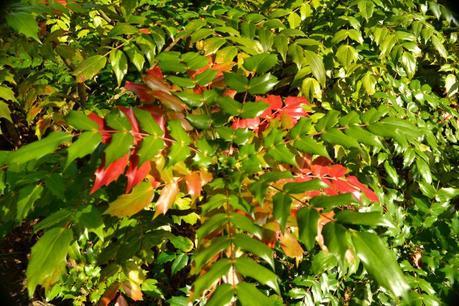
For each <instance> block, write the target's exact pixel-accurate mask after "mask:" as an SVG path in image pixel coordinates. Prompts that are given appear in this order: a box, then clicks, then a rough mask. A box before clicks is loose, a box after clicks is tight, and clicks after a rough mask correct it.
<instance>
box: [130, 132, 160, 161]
mask: <svg viewBox="0 0 459 306" xmlns="http://www.w3.org/2000/svg"><path fill="white" fill-rule="evenodd" d="M164 147H165V143H164V140H163V139H162V138H158V137H156V136H147V137H144V138H143V139H142V143H141V145H140V149H139V151H138V152H137V155H138V156H139V165H142V164H143V163H144V162H146V161H148V160H152V159H153V157H155V156H157V155H158V154H159V152H161V150H162V149H164Z"/></svg>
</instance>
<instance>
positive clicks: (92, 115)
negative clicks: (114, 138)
mask: <svg viewBox="0 0 459 306" xmlns="http://www.w3.org/2000/svg"><path fill="white" fill-rule="evenodd" d="M88 118H89V119H91V120H92V121H94V122H95V123H97V125H98V126H99V133H100V134H101V135H102V143H107V142H108V141H109V140H110V137H111V136H110V133H109V132H108V130H106V128H105V121H104V119H103V118H101V117H99V116H98V115H97V114H96V113H90V114H89V115H88Z"/></svg>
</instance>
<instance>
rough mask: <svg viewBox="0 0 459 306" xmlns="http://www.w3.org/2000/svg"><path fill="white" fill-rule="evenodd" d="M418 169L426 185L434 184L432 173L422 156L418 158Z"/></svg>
mask: <svg viewBox="0 0 459 306" xmlns="http://www.w3.org/2000/svg"><path fill="white" fill-rule="evenodd" d="M416 167H417V168H418V172H419V174H421V176H422V177H423V178H424V180H425V181H426V183H427V184H432V173H431V172H430V167H429V164H427V162H426V161H425V160H424V159H423V158H422V157H420V156H417V157H416Z"/></svg>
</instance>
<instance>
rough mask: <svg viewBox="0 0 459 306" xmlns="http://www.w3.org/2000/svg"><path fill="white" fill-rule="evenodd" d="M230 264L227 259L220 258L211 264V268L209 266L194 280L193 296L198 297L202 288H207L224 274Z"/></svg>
mask: <svg viewBox="0 0 459 306" xmlns="http://www.w3.org/2000/svg"><path fill="white" fill-rule="evenodd" d="M231 266H232V265H231V261H230V260H229V259H220V260H219V261H217V262H216V263H215V264H213V266H212V268H210V270H209V271H208V272H207V273H206V274H204V275H202V276H200V277H199V278H198V279H197V280H196V281H195V282H194V294H195V296H196V297H200V296H201V294H202V293H203V291H204V290H206V289H207V288H209V287H210V286H211V285H212V284H213V283H214V282H215V281H217V280H218V279H219V278H221V277H222V276H224V275H226V273H228V271H229V270H230V268H231Z"/></svg>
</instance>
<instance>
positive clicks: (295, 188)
mask: <svg viewBox="0 0 459 306" xmlns="http://www.w3.org/2000/svg"><path fill="white" fill-rule="evenodd" d="M326 187H328V185H327V184H326V183H324V182H323V181H322V180H321V179H313V180H310V181H307V182H290V183H287V184H285V185H284V192H286V193H288V194H299V193H303V192H306V191H312V190H320V189H322V188H326Z"/></svg>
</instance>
